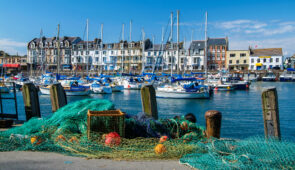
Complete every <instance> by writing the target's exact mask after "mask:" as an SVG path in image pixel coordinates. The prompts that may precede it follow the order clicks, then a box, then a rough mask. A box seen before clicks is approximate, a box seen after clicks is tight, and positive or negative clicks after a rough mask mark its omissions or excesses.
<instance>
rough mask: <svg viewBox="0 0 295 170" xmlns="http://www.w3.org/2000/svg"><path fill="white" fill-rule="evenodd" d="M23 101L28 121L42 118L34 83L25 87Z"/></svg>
mask: <svg viewBox="0 0 295 170" xmlns="http://www.w3.org/2000/svg"><path fill="white" fill-rule="evenodd" d="M22 93H23V99H24V105H25V112H26V120H27V121H28V120H29V119H31V118H32V117H41V112H40V104H39V96H38V90H37V88H36V87H35V85H34V84H33V83H26V84H24V85H23V90H22Z"/></svg>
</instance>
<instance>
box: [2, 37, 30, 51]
mask: <svg viewBox="0 0 295 170" xmlns="http://www.w3.org/2000/svg"><path fill="white" fill-rule="evenodd" d="M26 46H27V43H24V42H18V41H14V40H11V39H6V38H3V39H0V50H4V51H5V52H7V53H9V54H17V53H18V54H20V55H25V54H26Z"/></svg>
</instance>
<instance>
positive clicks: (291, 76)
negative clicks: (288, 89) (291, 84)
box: [280, 68, 295, 82]
mask: <svg viewBox="0 0 295 170" xmlns="http://www.w3.org/2000/svg"><path fill="white" fill-rule="evenodd" d="M280 81H282V82H286V81H295V69H293V68H287V70H285V71H284V72H283V74H282V75H280Z"/></svg>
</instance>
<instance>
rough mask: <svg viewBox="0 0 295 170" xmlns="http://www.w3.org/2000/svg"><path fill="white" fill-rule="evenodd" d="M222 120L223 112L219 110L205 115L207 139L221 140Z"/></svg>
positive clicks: (210, 111)
mask: <svg viewBox="0 0 295 170" xmlns="http://www.w3.org/2000/svg"><path fill="white" fill-rule="evenodd" d="M221 118H222V116H221V112H219V111H217V110H208V111H207V112H206V113H205V119H206V135H207V138H210V137H214V138H218V139H219V138H220V128H221Z"/></svg>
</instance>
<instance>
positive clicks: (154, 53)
mask: <svg viewBox="0 0 295 170" xmlns="http://www.w3.org/2000/svg"><path fill="white" fill-rule="evenodd" d="M154 54H155V36H154V35H153V54H152V56H153V60H152V64H154V59H155V57H156V56H155V55H154ZM156 63H157V58H156V60H155V64H156Z"/></svg>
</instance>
